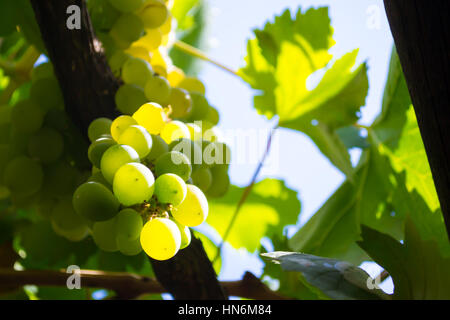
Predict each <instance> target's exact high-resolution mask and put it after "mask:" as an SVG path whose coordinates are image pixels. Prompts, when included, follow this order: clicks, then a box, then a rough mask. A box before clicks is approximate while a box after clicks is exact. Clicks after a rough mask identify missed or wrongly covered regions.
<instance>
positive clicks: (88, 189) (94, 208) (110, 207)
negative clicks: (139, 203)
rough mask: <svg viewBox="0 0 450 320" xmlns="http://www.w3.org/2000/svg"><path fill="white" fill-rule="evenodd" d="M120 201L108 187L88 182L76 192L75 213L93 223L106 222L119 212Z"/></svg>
mask: <svg viewBox="0 0 450 320" xmlns="http://www.w3.org/2000/svg"><path fill="white" fill-rule="evenodd" d="M119 206H120V204H119V201H117V199H116V198H115V197H114V195H113V194H112V192H111V191H110V190H108V188H107V187H105V186H104V185H102V184H100V183H98V182H86V183H83V184H82V185H81V186H79V187H78V188H77V190H75V192H74V194H73V207H74V208H75V211H76V212H77V213H78V214H79V215H81V216H83V217H85V218H86V219H88V220H91V221H105V220H108V219H111V218H112V217H114V216H115V215H116V214H117V213H118V212H119Z"/></svg>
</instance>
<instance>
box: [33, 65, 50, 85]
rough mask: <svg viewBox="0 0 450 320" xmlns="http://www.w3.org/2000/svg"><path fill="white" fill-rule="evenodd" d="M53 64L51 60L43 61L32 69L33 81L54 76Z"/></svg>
mask: <svg viewBox="0 0 450 320" xmlns="http://www.w3.org/2000/svg"><path fill="white" fill-rule="evenodd" d="M54 76H55V74H54V71H53V65H52V64H51V63H50V62H44V63H41V64H39V65H37V66H35V67H34V68H33V70H31V81H32V82H35V81H36V80H39V79H45V78H52V77H54Z"/></svg>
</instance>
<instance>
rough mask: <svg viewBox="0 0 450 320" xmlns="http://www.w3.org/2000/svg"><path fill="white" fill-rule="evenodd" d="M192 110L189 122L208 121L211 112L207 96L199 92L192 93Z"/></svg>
mask: <svg viewBox="0 0 450 320" xmlns="http://www.w3.org/2000/svg"><path fill="white" fill-rule="evenodd" d="M191 99H192V110H191V112H190V114H189V118H188V119H189V120H190V121H191V122H192V121H195V120H204V119H207V117H208V113H209V111H210V107H209V103H208V100H206V98H205V96H204V95H202V94H200V93H198V92H191Z"/></svg>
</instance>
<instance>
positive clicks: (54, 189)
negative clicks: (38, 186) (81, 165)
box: [44, 160, 79, 196]
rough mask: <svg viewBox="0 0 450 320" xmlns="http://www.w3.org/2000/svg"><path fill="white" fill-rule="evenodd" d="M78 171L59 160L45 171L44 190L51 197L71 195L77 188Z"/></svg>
mask: <svg viewBox="0 0 450 320" xmlns="http://www.w3.org/2000/svg"><path fill="white" fill-rule="evenodd" d="M78 175H79V173H78V171H77V169H75V168H74V167H73V166H71V165H70V164H69V163H68V162H67V161H64V160H61V161H59V162H57V163H55V164H53V165H51V166H49V167H48V168H46V171H45V183H44V186H45V190H46V191H47V192H48V193H50V194H53V195H58V196H63V195H68V194H72V193H73V191H74V190H75V188H76V187H77V182H78Z"/></svg>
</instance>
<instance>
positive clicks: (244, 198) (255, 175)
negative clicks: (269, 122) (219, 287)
mask: <svg viewBox="0 0 450 320" xmlns="http://www.w3.org/2000/svg"><path fill="white" fill-rule="evenodd" d="M277 128H278V122H277V123H276V124H275V126H274V127H273V128H272V130H271V131H270V135H269V137H268V138H267V143H266V149H265V150H264V154H263V155H262V157H261V160H260V161H259V163H258V166H257V167H256V170H255V172H254V173H253V176H252V179H251V181H250V183H249V185H248V186H247V187H246V188H245V189H244V192H243V193H242V196H241V198H240V199H239V202H238V204H237V206H236V209H235V210H234V213H233V216H232V217H231V220H230V222H229V224H228V226H227V229H226V230H225V233H224V234H223V237H222V240H221V242H220V244H219V246H218V247H217V253H216V256H215V257H214V259H213V261H212V263H213V264H214V263H215V262H216V260H217V259H219V257H220V253H221V251H222V247H223V244H224V243H225V241H226V240H227V238H228V236H229V235H230V232H231V229H232V228H233V226H234V223H235V222H236V219H237V217H238V215H239V212H240V211H241V208H242V206H243V205H244V203H245V201H247V198H248V196H249V195H250V192H251V191H252V189H253V186H254V185H255V183H256V179H258V176H259V173H260V172H261V169H262V167H263V166H264V161H265V160H266V158H267V156H268V154H269V151H270V147H271V145H272V138H273V135H274V133H275V130H276V129H277Z"/></svg>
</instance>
